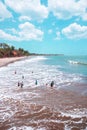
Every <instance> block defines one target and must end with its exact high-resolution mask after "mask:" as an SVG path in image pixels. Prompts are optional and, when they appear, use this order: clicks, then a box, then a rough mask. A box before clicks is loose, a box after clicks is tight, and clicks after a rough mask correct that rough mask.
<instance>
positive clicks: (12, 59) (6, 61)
mask: <svg viewBox="0 0 87 130" xmlns="http://www.w3.org/2000/svg"><path fill="white" fill-rule="evenodd" d="M24 58H26V56H24V57H8V58H0V67H2V66H6V65H8V64H10V63H13V62H15V61H18V60H22V59H24Z"/></svg>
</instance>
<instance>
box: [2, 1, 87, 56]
mask: <svg viewBox="0 0 87 130" xmlns="http://www.w3.org/2000/svg"><path fill="white" fill-rule="evenodd" d="M0 42H5V43H9V44H10V45H14V46H15V47H16V48H19V47H22V48H24V49H26V50H29V51H30V52H32V53H54V54H55V53H57V54H61V53H62V54H65V55H87V0H0Z"/></svg>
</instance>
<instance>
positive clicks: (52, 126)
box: [0, 55, 87, 130]
mask: <svg viewBox="0 0 87 130" xmlns="http://www.w3.org/2000/svg"><path fill="white" fill-rule="evenodd" d="M15 72H16V73H15ZM36 80H37V85H36V84H35V82H36ZM52 81H54V86H53V87H51V86H50V84H51V82H52ZM18 82H23V88H21V87H20V86H18ZM0 130H87V56H63V55H59V56H31V57H28V58H26V59H24V60H21V61H17V62H15V63H11V64H9V65H7V66H4V67H1V68H0Z"/></svg>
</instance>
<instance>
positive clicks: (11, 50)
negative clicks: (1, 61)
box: [0, 43, 30, 58]
mask: <svg viewBox="0 0 87 130" xmlns="http://www.w3.org/2000/svg"><path fill="white" fill-rule="evenodd" d="M28 55H30V53H29V52H28V51H26V50H24V49H23V48H19V49H16V48H15V47H14V46H10V45H8V44H7V43H0V58H4V57H17V56H28Z"/></svg>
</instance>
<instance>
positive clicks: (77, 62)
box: [68, 60, 87, 65]
mask: <svg viewBox="0 0 87 130" xmlns="http://www.w3.org/2000/svg"><path fill="white" fill-rule="evenodd" d="M68 62H69V63H70V64H78V65H87V63H84V62H79V61H73V60H69V61H68Z"/></svg>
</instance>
